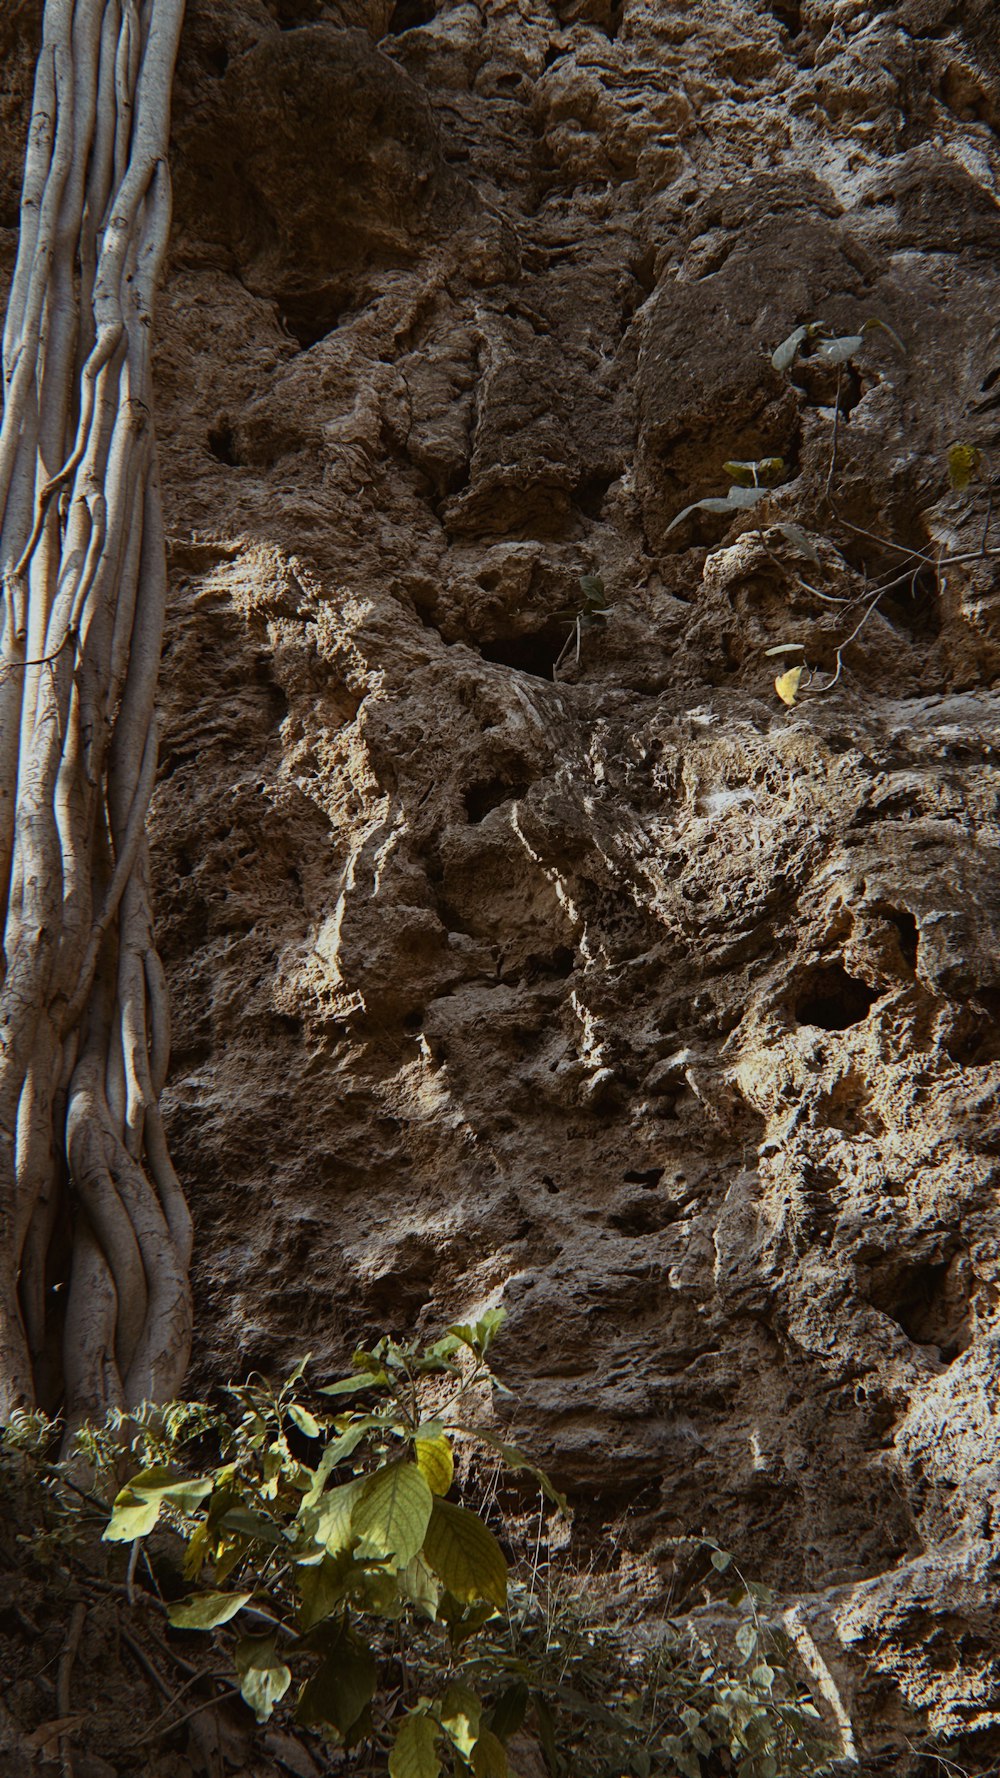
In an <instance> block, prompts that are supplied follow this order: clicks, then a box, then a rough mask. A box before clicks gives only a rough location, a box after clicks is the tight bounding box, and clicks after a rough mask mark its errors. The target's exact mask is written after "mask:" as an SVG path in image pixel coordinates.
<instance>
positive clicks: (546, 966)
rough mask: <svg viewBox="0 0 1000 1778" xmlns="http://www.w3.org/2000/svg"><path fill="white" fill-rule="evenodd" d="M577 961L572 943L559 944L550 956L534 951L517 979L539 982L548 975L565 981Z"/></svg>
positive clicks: (525, 961)
mask: <svg viewBox="0 0 1000 1778" xmlns="http://www.w3.org/2000/svg"><path fill="white" fill-rule="evenodd" d="M575 963H576V952H575V951H574V950H573V947H572V945H557V946H556V948H555V950H554V951H553V952H552V953H551V954H550V955H548V956H542V955H541V954H540V953H539V952H537V951H533V952H532V954H531V955H530V957H526V958H525V960H524V964H523V967H522V969H521V971H520V972H519V974H518V975H517V977H516V980H518V981H521V982H537V981H539V980H544V979H545V977H547V976H548V977H555V979H556V980H557V981H565V980H566V977H567V976H568V975H572V973H573V968H574V965H575ZM504 979H506V978H504Z"/></svg>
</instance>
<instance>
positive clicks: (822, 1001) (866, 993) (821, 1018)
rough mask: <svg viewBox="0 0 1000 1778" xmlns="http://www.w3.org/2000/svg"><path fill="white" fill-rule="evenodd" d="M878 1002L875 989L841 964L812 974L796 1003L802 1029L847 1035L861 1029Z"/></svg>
mask: <svg viewBox="0 0 1000 1778" xmlns="http://www.w3.org/2000/svg"><path fill="white" fill-rule="evenodd" d="M877 999H878V995H877V994H876V992H875V990H874V988H869V987H868V985H867V983H866V982H859V981H858V980H857V978H856V977H855V976H852V975H848V973H847V971H846V969H844V967H843V965H842V964H840V963H831V964H828V965H827V966H826V967H825V968H823V969H817V970H815V971H814V972H813V974H812V976H811V977H810V978H809V981H808V982H807V984H806V985H805V987H804V988H803V990H802V992H801V993H800V995H799V998H798V999H797V1000H796V1002H795V1017H796V1019H797V1020H798V1023H799V1024H800V1025H818V1026H819V1027H820V1030H822V1031H846V1030H847V1028H848V1026H849V1025H860V1024H861V1021H862V1019H866V1018H867V1017H868V1014H869V1012H870V1011H871V1009H872V1007H873V1005H874V1004H875V1001H876V1000H877Z"/></svg>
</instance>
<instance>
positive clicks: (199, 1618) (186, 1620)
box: [167, 1593, 253, 1630]
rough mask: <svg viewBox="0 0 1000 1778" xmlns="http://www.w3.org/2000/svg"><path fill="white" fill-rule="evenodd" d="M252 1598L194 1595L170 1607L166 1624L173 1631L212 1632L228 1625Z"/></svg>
mask: <svg viewBox="0 0 1000 1778" xmlns="http://www.w3.org/2000/svg"><path fill="white" fill-rule="evenodd" d="M252 1598H253V1594H252V1593H195V1594H194V1595H193V1596H192V1597H191V1598H190V1599H179V1600H178V1601H177V1603H176V1605H172V1606H171V1607H170V1610H169V1611H168V1612H167V1622H168V1624H173V1626H174V1629H175V1630H214V1629H215V1628H216V1626H217V1625H218V1624H228V1622H229V1620H230V1618H233V1617H235V1616H236V1613H237V1612H238V1611H242V1610H243V1607H244V1605H247V1604H248V1603H249V1601H250V1600H251V1599H252Z"/></svg>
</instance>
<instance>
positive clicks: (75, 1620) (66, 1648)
mask: <svg viewBox="0 0 1000 1778" xmlns="http://www.w3.org/2000/svg"><path fill="white" fill-rule="evenodd" d="M86 1621H87V1607H86V1605H85V1604H84V1602H83V1600H82V1599H78V1600H77V1602H76V1604H75V1605H74V1607H73V1613H72V1616H71V1617H70V1620H69V1629H68V1631H67V1632H66V1641H65V1643H64V1644H63V1651H62V1654H61V1655H60V1657H59V1677H58V1682H57V1686H56V1708H57V1710H58V1712H59V1715H60V1716H69V1715H70V1714H71V1705H70V1681H71V1680H72V1677H73V1663H74V1661H75V1660H76V1654H77V1650H78V1648H79V1646H80V1638H81V1636H82V1635H83V1626H84V1624H85V1623H86ZM59 1755H60V1758H61V1760H62V1771H63V1778H73V1752H72V1749H71V1747H70V1745H69V1737H68V1736H67V1735H60V1737H59Z"/></svg>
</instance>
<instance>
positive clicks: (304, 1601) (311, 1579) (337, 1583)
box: [298, 1550, 355, 1631]
mask: <svg viewBox="0 0 1000 1778" xmlns="http://www.w3.org/2000/svg"><path fill="white" fill-rule="evenodd" d="M354 1566H355V1565H354V1562H353V1560H352V1558H351V1556H350V1554H349V1553H348V1552H347V1551H346V1550H341V1551H340V1553H339V1555H336V1556H324V1557H323V1560H322V1561H321V1562H319V1563H318V1564H317V1565H316V1566H315V1567H314V1568H303V1569H300V1571H299V1575H298V1591H299V1612H298V1618H299V1628H300V1629H301V1630H302V1631H306V1630H311V1629H313V1628H314V1626H315V1625H316V1624H319V1623H322V1622H323V1619H324V1618H327V1617H329V1616H330V1613H331V1612H333V1611H335V1610H336V1609H337V1606H338V1605H342V1604H343V1602H344V1599H345V1597H346V1596H347V1593H348V1592H349V1590H350V1584H351V1581H352V1579H353V1577H354Z"/></svg>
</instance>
